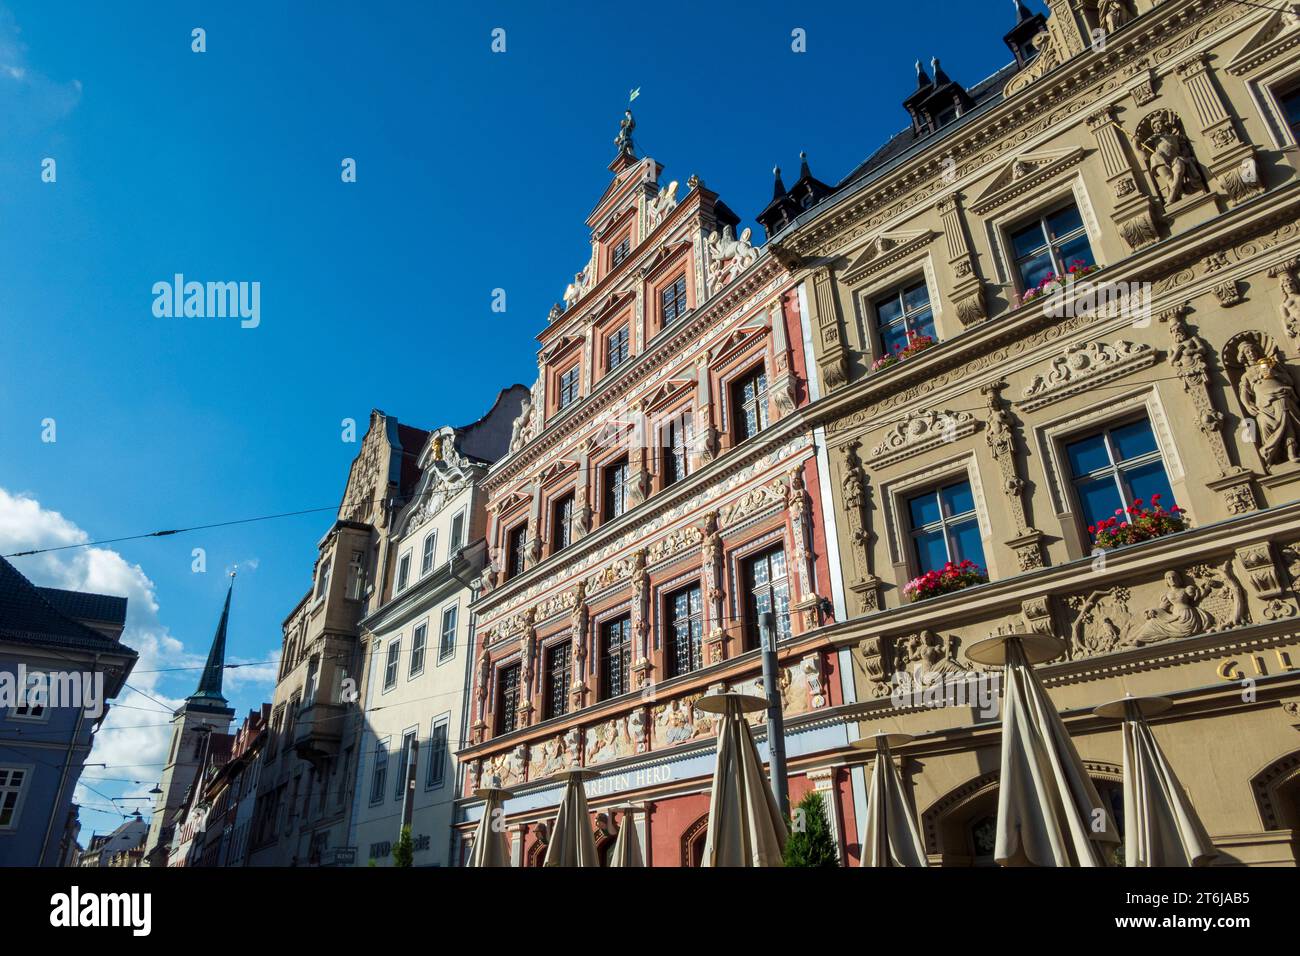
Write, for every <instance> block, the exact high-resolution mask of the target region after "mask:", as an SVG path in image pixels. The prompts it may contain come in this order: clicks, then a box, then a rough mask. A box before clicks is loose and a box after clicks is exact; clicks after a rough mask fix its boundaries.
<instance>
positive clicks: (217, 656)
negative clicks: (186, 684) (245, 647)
mask: <svg viewBox="0 0 1300 956" xmlns="http://www.w3.org/2000/svg"><path fill="white" fill-rule="evenodd" d="M234 587H235V575H234V572H231V575H230V586H229V587H228V588H227V589H226V604H225V606H224V607H223V608H222V609H221V620H219V621H218V622H217V633H216V634H215V635H214V636H213V638H212V647H211V648H209V650H208V660H207V663H206V664H205V665H204V667H203V676H202V677H200V678H199V686H198V687H197V688H196V689H195V691H194V693H193V694H191V695H190V696H189V697H187V698H186V699H185V703H183V704H182V705H181V706H180V707H179V708H178V709H177V710H176V712H175V713H174V714H173V715H172V740H171V748H170V750H169V751H168V753H167V763H166V765H165V766H164V767H163V772H162V778H161V779H160V780H159V781H158V789H159V790H160V791H161V792H160V793H156V794H155V795H154V808H153V818H152V819H151V820H150V821H149V837H148V839H147V840H146V841H145V848H144V849H145V861H146V862H147V863H148V864H149V865H150V866H165V865H166V864H167V848H168V846H169V845H170V843H171V839H172V832H173V830H174V822H175V817H176V813H177V811H179V810H180V808H181V807H182V806H183V805H184V803H185V796H186V793H187V792H188V790H189V788H190V786H191V784H193V783H194V777H195V775H196V774H197V773H198V770H199V765H200V764H201V763H202V760H203V753H204V748H205V744H206V742H207V738H208V736H209V735H210V734H214V733H220V734H225V733H229V732H230V725H231V722H232V721H233V720H234V718H235V711H234V709H233V708H232V707H230V705H229V704H228V703H227V702H226V698H225V697H224V696H222V693H221V678H222V675H223V673H224V670H225V664H226V627H227V624H228V622H229V620H230V595H231V592H232V591H233V590H234Z"/></svg>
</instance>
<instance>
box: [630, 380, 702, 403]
mask: <svg viewBox="0 0 1300 956" xmlns="http://www.w3.org/2000/svg"><path fill="white" fill-rule="evenodd" d="M694 388H695V380H694V379H689V378H674V379H669V380H668V381H666V382H663V383H662V384H660V385H659V386H658V387H657V388H655V389H654V390H652V391H651V392H650V394H649V395H647V396H646V397H645V399H644V401H643V402H642V404H643V405H644V406H645V408H646V409H655V408H658V407H659V406H661V405H667V404H670V403H671V402H673V401H675V400H676V399H677V398H678V397H679V396H680V395H682V393H684V392H688V391H690V390H692V389H694Z"/></svg>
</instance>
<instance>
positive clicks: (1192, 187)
mask: <svg viewBox="0 0 1300 956" xmlns="http://www.w3.org/2000/svg"><path fill="white" fill-rule="evenodd" d="M1141 142H1142V145H1143V147H1144V148H1145V149H1146V150H1147V169H1149V170H1150V171H1151V179H1152V180H1153V181H1154V182H1155V185H1156V189H1158V190H1159V191H1160V196H1161V198H1162V199H1164V201H1165V203H1166V205H1168V204H1169V203H1175V202H1177V201H1178V200H1180V199H1182V198H1183V197H1184V196H1186V195H1188V194H1190V193H1198V192H1204V191H1205V190H1206V188H1207V187H1206V184H1205V177H1204V176H1203V175H1202V174H1201V168H1200V167H1199V166H1198V165H1196V157H1194V156H1193V155H1192V145H1191V143H1189V142H1188V140H1187V137H1186V136H1185V135H1184V134H1183V131H1182V128H1181V126H1180V124H1179V122H1178V117H1176V116H1175V115H1174V114H1173V113H1171V112H1169V111H1168V110H1157V111H1156V112H1155V113H1153V114H1152V115H1151V119H1150V124H1149V132H1148V134H1147V136H1146V137H1145V139H1143V140H1141Z"/></svg>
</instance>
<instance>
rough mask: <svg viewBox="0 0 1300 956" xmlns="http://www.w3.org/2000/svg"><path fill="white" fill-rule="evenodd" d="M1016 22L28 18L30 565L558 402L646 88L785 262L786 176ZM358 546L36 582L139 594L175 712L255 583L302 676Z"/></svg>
mask: <svg viewBox="0 0 1300 956" xmlns="http://www.w3.org/2000/svg"><path fill="white" fill-rule="evenodd" d="M1030 6H1031V8H1032V9H1041V5H1039V4H1035V3H1031V4H1030ZM1012 22H1013V10H1012V5H1011V3H1010V2H1007V0H985V2H979V3H965V4H956V3H952V2H945V3H935V2H928V3H927V2H923V0H914V2H911V3H907V4H899V3H887V4H886V3H869V4H864V3H860V2H858V3H819V4H815V5H812V6H811V7H809V5H794V4H790V3H775V2H758V3H747V4H744V5H738V4H734V3H727V4H722V3H717V4H703V3H698V2H696V3H680V2H664V3H659V4H655V5H653V6H652V7H638V6H635V5H633V6H628V5H614V4H595V3H587V4H564V3H555V4H552V3H547V4H539V3H475V4H468V3H463V4H443V3H432V2H420V3H414V2H412V3H396V2H391V0H380V2H375V3H355V2H347V3H343V2H330V0H319V2H316V0H314V2H311V3H307V2H299V3H293V4H287V3H277V2H229V3H215V2H193V0H189V2H186V0H177V2H169V3H143V2H122V3H112V4H109V3H91V2H82V3H64V2H59V0H32V2H20V0H0V130H3V133H2V134H0V342H2V343H3V346H0V553H7V552H9V551H13V550H18V549H19V548H20V547H21V548H25V547H32V546H42V545H49V544H51V543H62V542H71V541H78V540H87V539H88V538H89V539H103V538H112V537H117V536H119V535H129V534H133V533H138V532H145V531H151V530H155V529H161V528H175V527H182V526H188V525H194V524H204V523H210V522H218V521H223V520H229V519H236V518H244V517H251V516H255V515H262V514H271V513H276V512H283V511H292V510H298V509H305V508H312V507H319V506H330V505H334V504H336V503H337V501H338V498H339V496H340V494H341V491H342V488H343V484H344V481H345V479H346V475H347V466H348V463H349V461H350V460H351V458H352V456H353V455H354V454H355V452H356V447H357V446H356V445H351V444H345V443H344V442H342V441H341V440H340V421H341V420H342V419H343V418H345V417H352V418H355V419H356V420H357V422H358V423H359V426H360V428H361V429H364V426H365V421H366V418H367V416H368V413H369V410H370V409H371V408H372V407H378V408H382V409H384V410H385V411H387V412H389V413H390V414H395V415H397V416H398V417H399V418H401V419H402V420H403V421H408V422H410V423H412V424H415V425H419V426H422V427H436V426H439V425H442V424H464V423H467V422H469V421H472V420H474V419H475V418H477V417H478V416H479V415H481V414H482V413H483V412H484V411H486V409H487V408H488V406H489V405H490V403H491V401H492V399H493V398H494V397H495V395H496V393H497V391H498V389H499V388H501V387H504V386H506V385H509V384H510V383H512V382H516V381H517V382H523V383H525V384H530V383H531V382H532V380H533V377H534V376H535V371H536V364H535V348H536V343H535V339H534V337H535V335H536V334H537V332H538V331H539V330H540V329H541V328H542V327H543V326H544V325H545V317H546V313H547V311H548V309H549V308H550V305H551V303H553V302H555V301H557V300H558V299H560V297H561V293H562V292H563V289H564V286H565V284H566V283H567V282H568V281H569V279H570V278H571V277H572V276H573V274H574V273H575V272H576V271H578V269H579V268H580V267H581V266H582V264H583V263H584V262H585V260H586V257H587V254H588V246H587V234H586V228H585V225H584V219H585V217H586V215H587V213H588V212H589V210H590V209H591V207H592V206H593V205H594V203H595V201H596V200H597V199H598V197H599V196H600V194H601V192H602V191H603V189H604V187H605V185H606V184H607V183H608V180H609V173H608V172H607V170H606V168H605V167H606V164H607V163H608V162H609V160H610V159H612V158H613V153H614V149H613V145H612V140H613V138H614V135H615V133H616V132H617V123H618V119H619V117H620V116H621V114H622V110H623V108H624V105H625V104H626V102H627V97H628V91H629V90H630V89H631V88H633V87H640V89H641V96H640V97H639V99H637V101H636V102H635V104H634V109H635V112H636V116H637V131H636V142H637V146H638V148H639V150H640V151H641V152H642V153H649V154H650V155H652V156H654V157H655V158H656V159H657V160H659V161H660V162H661V163H663V164H664V165H665V167H666V168H665V172H664V175H665V179H677V180H680V181H682V182H683V183H684V182H685V180H686V179H687V178H688V177H689V176H690V175H691V174H692V173H698V174H699V175H700V176H701V177H702V178H703V180H704V181H705V183H706V185H708V186H709V188H711V189H714V190H716V191H717V192H719V193H720V194H721V195H722V197H723V199H724V201H725V202H727V203H728V205H730V206H731V207H732V208H733V209H734V210H735V211H736V212H737V213H738V214H739V215H741V216H742V218H743V219H745V221H746V225H751V226H755V233H756V234H757V235H760V236H761V228H759V227H757V226H756V224H755V223H753V221H752V220H753V216H754V214H755V213H757V212H758V211H759V210H761V209H762V208H763V206H764V205H765V204H766V203H767V201H768V200H769V199H770V197H771V167H772V165H773V163H775V162H779V163H781V165H782V166H783V168H784V169H785V171H786V174H787V179H786V181H787V183H791V182H793V180H794V178H796V177H797V169H798V153H799V150H800V149H806V150H807V151H808V153H809V156H810V158H811V160H812V163H813V171H814V173H816V174H817V175H818V176H819V177H820V178H822V179H824V180H826V181H828V182H832V183H834V182H836V181H837V180H838V179H839V178H840V177H842V176H843V175H844V174H846V173H847V172H848V171H849V170H850V169H852V168H853V166H855V165H856V164H857V163H858V162H860V161H861V160H862V159H863V158H864V157H865V156H866V155H867V154H868V153H870V152H871V151H872V150H873V149H875V148H876V147H877V146H879V145H880V144H881V143H882V142H883V141H884V139H885V138H886V137H888V136H889V135H890V134H892V133H894V132H896V131H897V130H898V129H900V128H902V127H903V126H905V125H906V122H907V116H906V113H905V112H904V111H903V110H902V108H901V106H900V103H901V101H902V99H903V98H904V97H905V96H906V95H907V94H908V93H910V92H911V90H912V89H913V88H914V82H915V80H914V72H913V68H912V63H913V61H914V60H915V59H917V58H918V57H920V58H923V59H924V60H925V61H926V62H927V63H928V61H929V58H930V57H931V56H933V55H937V56H939V57H940V58H941V59H942V61H943V64H944V68H945V70H946V71H947V72H948V73H949V74H950V75H951V76H952V77H953V78H954V79H957V80H959V81H962V82H965V83H967V84H968V85H972V84H974V83H975V82H977V81H978V80H980V79H983V78H984V77H986V76H988V75H989V74H990V73H992V72H993V71H994V70H996V69H997V68H998V67H1000V66H1001V65H1003V64H1004V63H1005V62H1006V61H1007V60H1008V59H1009V58H1010V55H1009V53H1008V51H1007V49H1006V47H1005V46H1003V44H1002V42H1001V36H1002V34H1003V33H1004V32H1005V31H1006V30H1007V29H1009V28H1010V26H1011V25H1012ZM195 27H202V28H203V29H205V30H206V43H207V51H206V52H205V53H201V54H200V53H195V52H192V50H191V30H192V29H193V28H195ZM496 27H500V28H503V29H504V30H505V31H506V34H505V36H506V52H505V53H503V54H494V53H492V52H491V50H490V42H491V35H490V34H491V31H492V30H493V28H496ZM795 28H802V29H803V30H805V31H806V36H807V52H806V53H802V54H798V53H794V52H792V50H791V31H792V30H794V29H795ZM46 157H50V158H53V159H54V160H55V162H56V164H57V167H56V169H57V181H56V182H54V183H44V182H42V180H41V162H42V160H43V159H45V158H46ZM344 157H352V158H354V159H355V160H356V163H357V182H356V183H349V184H345V183H343V182H342V181H341V179H340V163H341V161H342V159H343V158H344ZM178 272H180V273H183V274H184V275H185V276H186V277H187V278H189V279H197V280H200V281H207V280H214V281H247V282H252V281H256V282H259V283H260V284H261V323H260V325H259V326H258V327H257V328H255V329H242V328H240V326H239V323H238V321H237V320H233V319H196V318H156V317H155V316H154V315H153V312H152V305H153V296H152V294H151V291H150V290H151V288H152V286H153V284H154V283H155V282H158V281H160V280H170V279H171V277H172V276H173V274H175V273H178ZM496 288H502V289H504V290H505V291H506V296H507V300H506V301H507V311H506V312H505V313H504V314H501V313H495V312H493V311H491V308H490V306H491V297H492V290H493V289H496ZM46 418H53V419H54V420H55V423H56V429H57V431H56V437H57V441H55V442H53V443H49V442H43V441H42V440H41V437H42V425H41V423H42V420H43V419H46ZM328 524H329V516H328V515H327V514H326V515H314V516H307V517H299V518H289V519H284V520H279V521H268V522H262V523H258V524H247V525H242V526H236V527H233V528H228V529H224V530H220V531H205V532H200V533H196V534H187V535H179V536H175V537H172V538H167V539H154V540H148V541H142V542H130V543H123V544H119V545H113V546H112V547H111V548H107V549H94V550H95V553H94V554H91V555H87V554H86V553H84V551H83V552H81V553H78V552H62V553H60V554H59V555H57V556H52V557H48V558H45V559H39V560H36V559H33V560H28V561H25V562H19V567H20V568H21V569H22V570H24V571H25V572H27V573H28V574H29V575H30V576H32V577H33V578H35V579H37V580H38V583H43V584H44V583H51V584H63V585H64V586H87V587H92V586H93V587H99V588H100V589H109V588H111V587H115V586H116V587H117V588H118V591H119V592H122V593H129V596H131V597H132V603H133V612H132V622H131V630H130V631H129V633H128V642H131V641H132V640H135V641H136V642H138V643H139V644H140V645H141V646H142V647H143V648H144V649H145V651H146V653H145V658H144V659H142V662H141V664H140V666H139V673H138V674H137V676H136V678H135V679H134V680H133V681H132V683H133V684H134V685H135V686H137V687H139V688H140V689H141V690H143V691H145V692H146V693H148V694H149V695H150V697H154V698H157V699H158V700H161V701H164V702H172V701H175V700H177V699H178V698H181V697H183V696H185V694H186V693H188V692H189V691H190V690H191V689H192V685H193V683H194V682H195V681H196V680H197V675H198V671H197V670H196V669H191V670H182V671H173V670H163V668H171V667H191V668H192V667H195V666H196V664H198V663H201V658H202V655H203V654H204V653H205V652H206V645H207V642H208V641H209V640H210V638H211V634H212V629H213V627H214V625H215V622H216V618H217V614H218V611H219V608H220V603H221V599H222V594H223V591H224V587H225V579H224V577H223V574H222V571H223V570H224V569H225V568H227V567H230V566H233V565H236V564H238V565H239V566H240V568H241V573H240V577H239V579H238V583H237V584H236V592H235V600H234V608H233V611H232V620H231V634H230V655H231V658H232V659H237V660H242V661H249V662H256V661H264V660H267V659H268V658H270V657H271V656H272V655H273V654H276V653H278V649H279V642H280V631H279V625H280V622H281V620H282V619H283V617H284V616H285V615H286V614H287V613H288V611H289V610H290V609H291V608H292V607H293V606H294V604H295V603H296V602H297V600H298V599H299V598H300V597H301V595H302V594H303V593H304V592H305V590H306V588H307V586H308V583H309V577H310V572H311V565H312V560H313V556H314V545H315V542H316V541H317V539H318V538H319V537H320V535H321V534H322V533H323V532H324V530H325V529H326V528H327V527H328ZM195 547H202V548H204V549H205V550H206V552H207V562H208V564H207V567H208V570H207V573H205V574H196V573H193V572H192V571H191V561H192V558H191V549H192V548H195ZM235 673H236V672H232V678H231V680H232V683H233V686H232V688H231V694H230V696H231V697H232V702H233V703H234V704H236V705H237V706H239V707H240V708H241V709H247V708H248V707H251V706H254V705H255V704H256V703H257V702H258V701H259V700H261V699H264V698H266V699H269V694H270V689H271V687H270V683H269V679H270V678H271V677H272V676H273V668H267V667H262V668H249V669H248V670H247V671H245V672H244V673H243V674H242V675H241V676H240V677H236V676H234V675H235ZM132 706H133V707H134V706H140V707H144V708H145V709H144V710H139V711H131V712H130V713H129V715H128V714H126V712H125V711H123V710H119V711H118V712H116V713H115V714H114V715H113V716H112V717H110V724H109V726H112V723H113V722H116V723H117V724H118V725H119V726H120V727H121V728H122V729H121V730H120V731H119V736H118V738H117V740H118V741H120V743H117V744H113V745H110V744H108V743H107V742H106V743H104V744H103V745H101V746H100V747H99V749H98V752H97V755H96V757H93V758H92V760H100V761H104V762H108V763H110V765H111V766H112V767H113V768H123V767H126V766H127V765H128V763H131V764H134V763H136V762H137V761H139V762H140V764H141V765H140V766H138V767H136V768H135V769H111V770H110V769H98V768H91V769H89V770H88V771H87V777H94V776H96V775H97V776H99V777H101V778H104V779H102V780H101V781H100V782H99V783H98V784H96V789H97V790H100V791H101V794H100V795H99V796H94V795H91V796H86V795H85V794H84V792H83V797H84V798H85V800H86V802H87V804H95V805H105V804H106V802H107V797H105V796H104V794H107V796H108V797H111V796H116V795H118V794H122V793H135V794H138V793H140V792H142V790H141V789H140V788H139V787H138V786H136V785H134V784H131V783H130V782H129V780H130V778H132V777H135V776H139V777H141V778H142V779H146V780H148V781H149V784H148V785H151V784H152V779H153V778H154V777H156V775H157V768H155V767H152V766H149V761H150V760H155V761H156V760H161V759H162V757H161V750H162V746H163V742H164V741H165V734H166V731H165V728H163V727H162V723H163V722H165V720H166V715H165V714H164V712H163V710H162V708H161V707H160V706H159V705H156V704H151V703H150V702H149V701H148V700H134V701H133V702H132ZM149 708H152V710H150V709H149ZM128 717H129V719H128ZM104 737H105V738H106V739H107V737H108V735H107V734H105V735H104ZM127 741H130V743H129V745H128V744H127ZM109 778H112V779H109ZM130 805H131V806H134V804H130ZM83 823H84V826H85V831H84V832H87V833H88V831H90V830H93V829H99V830H101V831H102V830H104V829H107V828H108V827H109V826H110V825H111V824H112V819H111V818H110V817H109V816H107V815H103V814H96V813H94V812H89V811H88V812H83Z"/></svg>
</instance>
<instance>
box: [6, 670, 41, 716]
mask: <svg viewBox="0 0 1300 956" xmlns="http://www.w3.org/2000/svg"><path fill="white" fill-rule="evenodd" d="M24 690H25V691H26V694H25V695H24V697H23V700H24V701H25V703H22V704H17V705H15V706H14V707H12V708H10V710H9V716H10V717H11V718H13V719H15V720H32V721H41V720H45V718H47V717H48V716H49V714H50V712H49V710H48V709H47V708H46V706H45V704H43V703H40V701H41V700H48V699H49V698H48V696H47V695H48V694H49V692H50V676H49V675H48V674H46V673H44V672H41V671H28V672H27V687H26V688H24Z"/></svg>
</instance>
